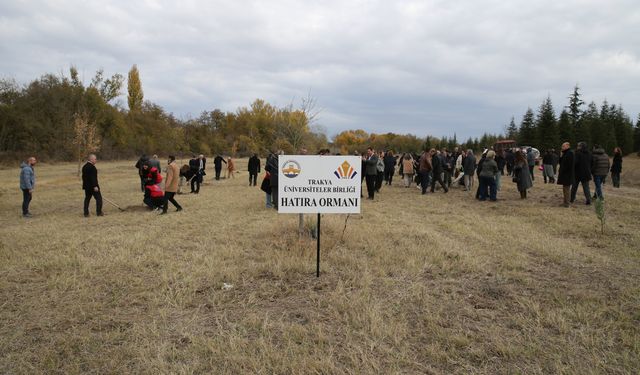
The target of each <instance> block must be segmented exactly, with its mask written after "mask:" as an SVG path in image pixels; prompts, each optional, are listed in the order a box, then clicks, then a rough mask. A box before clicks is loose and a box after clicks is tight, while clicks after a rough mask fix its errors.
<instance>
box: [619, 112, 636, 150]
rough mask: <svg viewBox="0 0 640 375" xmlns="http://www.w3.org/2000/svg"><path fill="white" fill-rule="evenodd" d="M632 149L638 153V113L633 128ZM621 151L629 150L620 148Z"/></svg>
mask: <svg viewBox="0 0 640 375" xmlns="http://www.w3.org/2000/svg"><path fill="white" fill-rule="evenodd" d="M633 151H634V152H637V153H638V154H639V155H640V114H638V119H637V120H636V127H635V128H633ZM622 152H629V151H625V150H622Z"/></svg>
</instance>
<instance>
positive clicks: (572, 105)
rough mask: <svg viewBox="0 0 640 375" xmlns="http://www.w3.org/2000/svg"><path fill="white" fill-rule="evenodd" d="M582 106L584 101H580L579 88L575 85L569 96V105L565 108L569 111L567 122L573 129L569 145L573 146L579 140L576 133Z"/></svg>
mask: <svg viewBox="0 0 640 375" xmlns="http://www.w3.org/2000/svg"><path fill="white" fill-rule="evenodd" d="M583 105H584V101H583V100H582V99H580V87H578V85H575V87H574V88H573V93H572V94H571V95H569V105H568V106H567V107H566V108H568V109H569V120H570V123H571V127H572V128H573V137H572V138H571V141H570V142H571V144H575V143H576V142H577V141H578V139H577V138H579V137H578V132H579V131H582V130H579V128H580V119H581V116H582V109H581V107H582V106H583Z"/></svg>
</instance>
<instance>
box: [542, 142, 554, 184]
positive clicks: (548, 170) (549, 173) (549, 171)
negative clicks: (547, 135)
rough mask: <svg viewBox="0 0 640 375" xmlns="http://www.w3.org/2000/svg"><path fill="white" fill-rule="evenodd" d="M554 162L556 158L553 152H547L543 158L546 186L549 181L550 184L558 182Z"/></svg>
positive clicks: (543, 174)
mask: <svg viewBox="0 0 640 375" xmlns="http://www.w3.org/2000/svg"><path fill="white" fill-rule="evenodd" d="M553 160H554V156H553V153H552V152H551V150H546V151H545V152H544V155H543V156H542V177H543V178H544V183H545V184H546V183H547V181H549V183H550V184H554V183H555V182H556V176H555V172H554V171H553Z"/></svg>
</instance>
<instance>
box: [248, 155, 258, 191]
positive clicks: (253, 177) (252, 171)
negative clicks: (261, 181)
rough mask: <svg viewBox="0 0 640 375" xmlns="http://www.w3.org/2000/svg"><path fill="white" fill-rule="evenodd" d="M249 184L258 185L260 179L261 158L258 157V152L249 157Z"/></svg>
mask: <svg viewBox="0 0 640 375" xmlns="http://www.w3.org/2000/svg"><path fill="white" fill-rule="evenodd" d="M248 169H249V186H251V185H252V184H253V186H256V183H257V181H258V173H260V158H258V154H253V156H252V157H250V158H249V166H248Z"/></svg>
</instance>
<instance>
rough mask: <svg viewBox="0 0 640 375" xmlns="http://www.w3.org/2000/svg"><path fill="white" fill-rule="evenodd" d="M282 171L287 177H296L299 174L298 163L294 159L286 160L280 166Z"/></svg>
mask: <svg viewBox="0 0 640 375" xmlns="http://www.w3.org/2000/svg"><path fill="white" fill-rule="evenodd" d="M282 173H283V174H284V175H285V176H287V177H289V178H295V177H298V175H299V174H300V164H298V162H297V161H295V160H287V161H285V162H284V164H283V166H282Z"/></svg>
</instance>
